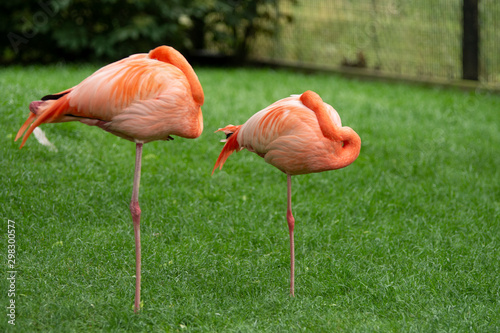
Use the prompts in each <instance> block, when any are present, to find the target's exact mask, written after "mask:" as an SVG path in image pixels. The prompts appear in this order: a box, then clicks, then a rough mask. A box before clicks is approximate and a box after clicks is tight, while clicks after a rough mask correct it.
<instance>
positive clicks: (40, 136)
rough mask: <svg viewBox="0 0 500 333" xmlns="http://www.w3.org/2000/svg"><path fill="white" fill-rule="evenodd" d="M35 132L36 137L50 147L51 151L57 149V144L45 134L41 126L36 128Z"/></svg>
mask: <svg viewBox="0 0 500 333" xmlns="http://www.w3.org/2000/svg"><path fill="white" fill-rule="evenodd" d="M33 134H35V138H36V139H37V140H38V142H40V143H41V144H42V145H44V146H47V147H49V150H50V151H57V148H56V146H54V144H53V143H52V142H50V141H49V139H47V136H45V133H44V132H43V131H42V130H41V129H40V127H37V128H35V130H34V131H33Z"/></svg>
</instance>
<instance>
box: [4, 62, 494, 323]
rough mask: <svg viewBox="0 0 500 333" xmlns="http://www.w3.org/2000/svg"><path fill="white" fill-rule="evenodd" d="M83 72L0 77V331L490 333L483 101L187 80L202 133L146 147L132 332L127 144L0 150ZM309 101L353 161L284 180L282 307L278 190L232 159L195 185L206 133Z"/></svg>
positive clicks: (82, 141) (323, 78)
mask: <svg viewBox="0 0 500 333" xmlns="http://www.w3.org/2000/svg"><path fill="white" fill-rule="evenodd" d="M95 69H97V67H96V66H90V65H85V66H74V65H68V66H62V65H61V66H56V65H54V66H48V67H37V66H33V67H25V68H21V67H14V68H2V69H0V88H1V93H2V98H1V100H0V111H1V112H0V114H1V121H0V133H1V134H0V138H1V141H0V150H1V153H0V169H1V172H0V185H1V186H0V203H1V204H0V217H1V225H2V229H1V231H0V235H1V237H0V239H1V243H2V244H1V246H0V249H1V250H0V253H1V256H2V264H1V266H0V267H1V269H0V271H1V276H2V278H1V279H0V281H1V283H0V286H1V290H2V292H1V297H0V303H1V308H2V309H3V310H2V313H0V330H1V331H6V330H7V331H19V332H34V331H61V332H72V331H100V330H103V331H134V332H139V331H144V332H154V331H166V332H170V331H172V332H175V331H180V332H183V331H186V332H190V331H201V332H233V331H234V332H253V331H255V332H290V331H311V332H334V331H356V332H358V331H359V332H401V331H404V332H436V331H446V332H465V331H466V332H469V331H475V332H498V331H499V330H500V260H499V258H500V239H499V237H500V225H499V222H500V217H499V216H500V171H499V166H500V132H499V124H500V96H498V95H492V94H489V93H473V92H472V93H471V92H462V91H457V90H448V89H442V88H428V87H421V86H412V85H404V84H396V83H380V82H378V83H377V82H363V81H358V80H348V79H345V78H341V77H338V76H331V75H320V74H318V75H305V74H297V73H293V72H288V71H273V70H266V69H212V68H195V70H196V71H197V73H198V75H199V78H200V81H201V83H202V85H203V87H204V90H205V97H206V99H205V100H206V102H205V105H204V107H203V113H204V124H205V130H204V132H203V134H202V135H201V137H200V138H198V139H195V140H187V139H182V138H177V137H176V138H175V140H174V141H170V142H153V143H149V144H147V145H145V148H144V154H143V169H142V171H143V172H142V179H141V192H140V204H141V208H142V246H143V248H142V256H143V276H142V279H143V280H142V281H143V284H142V300H143V307H142V311H141V313H140V314H134V313H133V297H134V281H135V277H134V275H135V266H134V265H135V263H134V237H133V228H132V220H131V216H130V212H129V210H128V205H129V201H130V197H131V192H132V177H133V168H134V155H135V145H134V144H133V143H131V142H128V141H125V140H123V139H119V138H117V137H115V136H113V135H111V134H109V133H105V132H104V131H102V130H100V129H98V128H92V127H88V126H85V125H83V124H80V123H64V124H53V125H42V126H41V127H42V129H43V130H44V131H45V133H46V135H47V137H48V138H49V140H50V141H51V142H52V143H53V144H54V145H55V146H56V147H57V149H58V151H57V152H55V151H50V150H49V149H48V148H47V147H45V146H42V145H40V144H39V143H38V142H37V141H36V140H35V138H34V137H30V139H29V140H28V142H27V144H26V146H25V147H24V148H23V149H22V150H19V142H14V137H15V134H16V132H17V130H18V129H19V127H20V126H21V125H22V123H23V122H24V120H25V119H26V117H27V115H28V105H29V102H30V101H32V100H36V99H38V98H40V97H41V96H43V95H45V94H48V93H54V92H58V91H61V90H64V89H66V88H68V87H70V86H73V85H75V84H77V83H78V82H80V81H81V80H82V79H83V78H85V77H86V76H88V75H89V74H91V73H92V72H93V71H94V70H95ZM308 89H311V90H314V91H316V92H317V93H319V94H320V95H321V96H322V98H323V100H324V101H326V102H328V103H329V104H331V105H332V106H333V107H334V108H335V109H336V110H337V111H338V112H339V114H340V116H341V118H342V122H343V124H344V126H350V127H352V128H353V129H354V130H356V131H357V133H358V134H359V135H360V137H361V139H362V142H363V144H362V148H361V154H360V156H359V158H358V159H357V160H356V161H355V162H354V163H353V164H352V165H350V166H349V167H347V168H345V169H341V170H337V171H329V172H324V173H319V174H311V175H303V176H297V177H293V202H294V206H293V209H294V215H295V219H296V229H295V230H296V231H295V242H296V297H295V298H291V297H290V296H289V290H288V288H289V243H288V241H289V240H288V228H287V224H286V218H285V212H286V176H285V175H284V174H282V173H281V172H280V171H278V170H277V169H275V168H274V167H272V166H270V165H268V164H266V163H265V162H264V160H263V159H262V158H260V157H259V156H257V155H255V154H251V153H249V152H247V151H242V152H240V153H238V154H234V155H232V156H231V157H230V158H229V159H228V161H227V163H226V165H225V166H224V168H223V170H222V171H216V172H215V174H214V175H213V176H211V171H212V168H213V165H214V163H215V160H216V158H217V156H218V154H219V152H220V150H221V148H222V145H223V144H222V143H220V142H219V141H220V140H221V139H222V137H223V135H222V134H221V133H214V131H215V130H217V129H218V128H219V127H222V126H224V125H227V124H230V123H231V124H240V123H243V122H244V121H245V120H246V119H248V118H249V117H250V116H251V115H252V114H254V113H255V112H257V111H259V110H260V109H262V108H264V107H266V106H268V105H269V104H271V103H272V102H274V101H276V100H278V99H281V98H284V97H286V96H288V95H290V94H298V93H302V92H304V91H305V90H308ZM8 220H12V221H15V228H16V229H15V245H16V248H15V249H16V253H15V259H16V262H15V266H14V270H15V271H17V273H16V279H15V297H9V296H8V293H7V291H8V289H9V287H10V281H9V280H7V277H8V276H9V275H8V271H10V270H12V269H11V268H9V267H8V265H7V258H8V247H7V245H8V236H7V232H8ZM11 223H12V222H11ZM11 299H14V300H15V306H16V308H15V311H16V312H15V316H16V317H15V326H12V325H10V324H9V323H8V319H9V318H8V317H7V313H8V309H7V308H6V307H7V306H8V305H9V304H10V303H9V302H10V301H11Z"/></svg>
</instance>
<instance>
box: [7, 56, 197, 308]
mask: <svg viewBox="0 0 500 333" xmlns="http://www.w3.org/2000/svg"><path fill="white" fill-rule="evenodd" d="M203 102H204V95H203V89H202V87H201V84H200V81H199V80H198V77H197V76H196V73H195V72H194V70H193V68H192V67H191V65H190V64H189V63H188V62H187V60H186V59H185V58H184V57H183V56H182V54H181V53H179V52H178V51H177V50H175V49H174V48H172V47H169V46H159V47H157V48H155V49H153V50H151V51H150V52H149V53H141V54H134V55H131V56H129V57H127V58H125V59H122V60H120V61H117V62H114V63H111V64H109V65H107V66H105V67H103V68H101V69H99V70H97V71H96V72H95V73H93V74H92V75H91V76H89V77H88V78H86V79H85V80H83V81H82V82H81V83H80V84H78V85H76V86H74V87H73V88H69V89H67V90H64V91H62V92H60V93H57V94H53V95H47V96H45V97H42V99H41V101H34V102H31V103H30V106H29V109H30V111H31V113H30V114H29V117H28V119H27V120H26V122H25V123H24V124H23V125H22V127H21V128H20V129H19V132H18V133H17V136H16V140H18V139H19V138H20V137H21V135H22V134H23V133H24V137H23V140H22V143H21V146H20V148H22V147H23V145H24V144H25V142H26V140H27V139H28V137H29V136H30V134H31V133H32V132H33V130H34V129H35V128H37V126H39V125H40V124H42V123H59V122H66V121H79V122H81V123H84V124H86V125H90V126H97V127H99V128H101V129H103V130H105V131H107V132H110V133H112V134H114V135H117V136H119V137H121V138H124V139H127V140H130V141H132V142H135V144H136V157H135V170H134V182H133V189H132V199H131V202H130V213H131V215H132V221H133V226H134V239H135V252H136V256H135V257H136V262H135V264H136V275H135V276H136V284H135V300H134V311H135V312H138V311H139V310H140V294H141V238H140V219H141V209H140V207H139V184H140V177H141V159H142V158H141V157H142V146H143V144H144V143H147V142H151V141H155V140H166V141H169V140H173V138H172V135H176V136H179V137H183V138H190V139H194V138H197V137H198V136H200V134H201V132H202V131H203V116H202V113H201V106H202V105H203Z"/></svg>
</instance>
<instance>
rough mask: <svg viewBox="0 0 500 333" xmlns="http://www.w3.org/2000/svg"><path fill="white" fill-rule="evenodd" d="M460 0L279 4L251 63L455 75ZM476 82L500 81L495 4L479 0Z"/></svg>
mask: <svg viewBox="0 0 500 333" xmlns="http://www.w3.org/2000/svg"><path fill="white" fill-rule="evenodd" d="M462 1H463V0H418V1H417V0H357V1H353V0H337V1H333V0H309V1H299V2H298V3H297V4H293V3H292V2H290V1H280V2H279V4H278V6H277V8H276V14H277V16H279V15H281V16H282V17H288V19H286V20H281V21H280V23H279V25H278V27H277V29H278V33H277V34H276V36H274V37H272V38H266V37H260V38H258V39H256V41H255V43H254V45H253V46H254V47H253V48H252V53H251V58H252V59H255V60H261V61H272V62H275V63H280V64H287V65H300V66H313V67H314V66H319V67H321V68H326V69H341V68H346V67H356V68H360V69H365V70H367V71H370V72H371V73H377V74H380V75H382V76H383V75H393V76H394V75H396V76H404V77H410V78H418V79H428V80H432V79H440V80H443V79H444V80H459V79H461V78H462V30H463V28H462V24H463V22H462V18H463V16H462ZM479 31H480V35H479V40H480V43H479V48H480V49H479V81H480V82H482V83H487V84H493V85H499V84H500V52H499V51H500V1H498V0H480V1H479Z"/></svg>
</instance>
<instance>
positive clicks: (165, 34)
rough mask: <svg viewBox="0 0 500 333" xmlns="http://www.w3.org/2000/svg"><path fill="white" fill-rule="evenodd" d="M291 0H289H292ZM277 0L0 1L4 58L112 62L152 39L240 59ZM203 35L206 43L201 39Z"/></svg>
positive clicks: (271, 17)
mask: <svg viewBox="0 0 500 333" xmlns="http://www.w3.org/2000/svg"><path fill="white" fill-rule="evenodd" d="M290 1H294V0H290ZM276 3H277V0H259V1H249V0H241V1H229V2H228V1H222V0H221V1H218V0H212V1H200V0H170V1H162V0H142V1H119V0H107V1H95V0H31V1H5V2H2V3H1V4H0V13H1V14H0V21H1V23H0V34H1V35H2V36H4V38H2V44H0V60H1V62H3V63H11V62H30V61H42V62H50V61H56V60H58V61H60V60H61V59H64V60H69V61H71V60H96V59H97V60H106V61H109V60H111V59H113V60H116V59H117V58H121V57H124V56H127V55H130V54H132V53H137V52H146V51H148V50H150V49H152V48H154V47H155V46H157V45H161V44H167V45H171V46H174V47H175V48H177V49H179V50H180V51H181V52H185V51H190V50H194V49H198V50H200V49H204V48H206V47H207V45H206V44H207V43H208V44H210V45H211V47H210V48H211V49H212V50H213V51H216V52H222V53H226V54H230V55H237V56H239V57H240V58H244V57H245V55H246V53H247V52H248V46H249V43H250V42H251V40H252V38H254V37H255V36H256V35H257V34H258V33H267V34H272V33H273V26H275V25H276V24H275V22H277V20H279V19H280V17H279V15H277V14H276V13H275V12H276V11H275V10H274V9H273V8H274V6H275V5H276ZM205 40H206V41H207V43H206V42H205Z"/></svg>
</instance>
